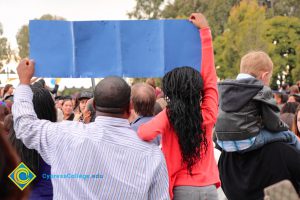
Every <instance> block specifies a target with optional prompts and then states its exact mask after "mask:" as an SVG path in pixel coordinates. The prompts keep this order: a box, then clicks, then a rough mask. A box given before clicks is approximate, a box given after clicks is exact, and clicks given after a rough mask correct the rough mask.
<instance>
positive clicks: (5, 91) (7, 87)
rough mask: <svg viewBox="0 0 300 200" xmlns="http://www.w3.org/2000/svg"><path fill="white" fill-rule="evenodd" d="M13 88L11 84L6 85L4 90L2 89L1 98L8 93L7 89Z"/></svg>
mask: <svg viewBox="0 0 300 200" xmlns="http://www.w3.org/2000/svg"><path fill="white" fill-rule="evenodd" d="M11 87H13V85H11V84H6V85H5V87H4V89H3V97H4V95H5V94H6V93H7V92H8V90H9V88H11Z"/></svg>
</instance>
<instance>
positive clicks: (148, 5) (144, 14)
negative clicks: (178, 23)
mask: <svg viewBox="0 0 300 200" xmlns="http://www.w3.org/2000/svg"><path fill="white" fill-rule="evenodd" d="M163 2H164V0H136V6H135V8H134V10H133V11H132V12H129V13H127V14H128V16H129V18H136V19H158V18H159V17H160V15H161V10H160V7H161V5H162V3H163Z"/></svg>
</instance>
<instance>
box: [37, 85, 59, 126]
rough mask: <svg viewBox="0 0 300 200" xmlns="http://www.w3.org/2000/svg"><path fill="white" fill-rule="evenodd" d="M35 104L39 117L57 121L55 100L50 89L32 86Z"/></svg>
mask: <svg viewBox="0 0 300 200" xmlns="http://www.w3.org/2000/svg"><path fill="white" fill-rule="evenodd" d="M32 91H33V100H32V102H33V106H34V110H35V112H36V114H37V117H38V118H39V119H46V120H49V121H51V122H56V121H57V115H56V108H55V102H54V99H53V97H52V96H51V94H50V92H49V90H47V89H45V88H36V87H32Z"/></svg>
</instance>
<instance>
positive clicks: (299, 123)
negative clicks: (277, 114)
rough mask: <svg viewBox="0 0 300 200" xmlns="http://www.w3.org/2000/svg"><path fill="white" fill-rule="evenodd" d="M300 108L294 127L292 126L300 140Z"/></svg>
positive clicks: (299, 108) (296, 113)
mask: <svg viewBox="0 0 300 200" xmlns="http://www.w3.org/2000/svg"><path fill="white" fill-rule="evenodd" d="M299 111H300V106H298V107H297V110H296V112H295V116H294V120H293V125H292V131H293V132H294V133H295V134H296V135H297V136H298V137H299V138H300V112H299Z"/></svg>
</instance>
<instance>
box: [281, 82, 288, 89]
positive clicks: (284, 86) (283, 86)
mask: <svg viewBox="0 0 300 200" xmlns="http://www.w3.org/2000/svg"><path fill="white" fill-rule="evenodd" d="M281 88H282V90H283V91H286V90H288V89H289V84H287V83H284V84H282V86H281Z"/></svg>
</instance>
